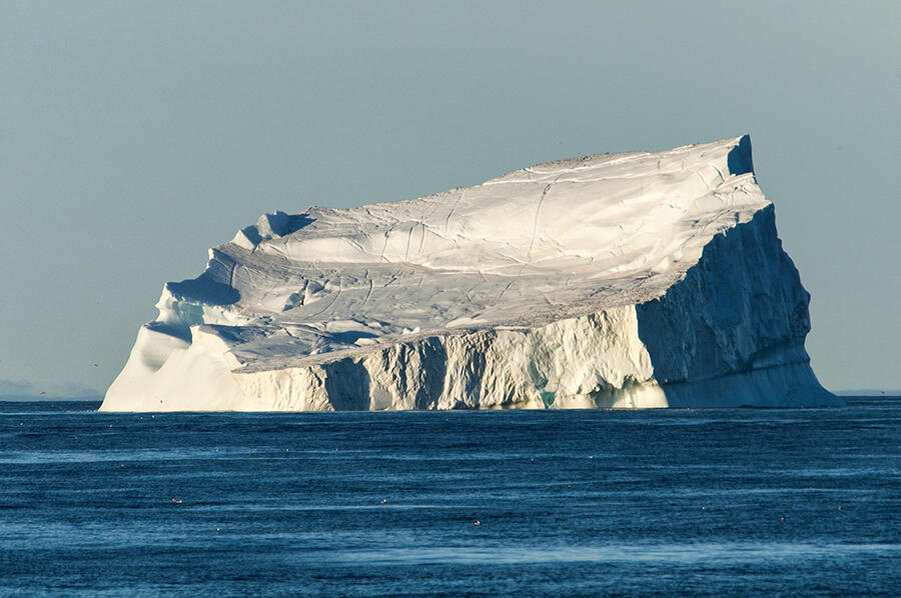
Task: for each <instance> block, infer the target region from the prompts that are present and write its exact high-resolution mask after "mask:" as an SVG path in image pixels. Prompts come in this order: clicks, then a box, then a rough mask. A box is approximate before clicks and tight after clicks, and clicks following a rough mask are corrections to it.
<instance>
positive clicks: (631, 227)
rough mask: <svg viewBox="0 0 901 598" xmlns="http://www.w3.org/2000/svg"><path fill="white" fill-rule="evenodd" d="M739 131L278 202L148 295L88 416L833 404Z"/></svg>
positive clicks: (790, 268)
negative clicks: (422, 189)
mask: <svg viewBox="0 0 901 598" xmlns="http://www.w3.org/2000/svg"><path fill="white" fill-rule="evenodd" d="M809 300H810V296H809V294H808V293H807V291H805V290H804V288H803V287H802V286H801V281H800V278H799V275H798V271H797V269H796V268H795V266H794V264H793V263H792V261H791V259H790V258H789V257H788V255H787V254H786V253H785V252H784V251H783V249H782V244H781V241H780V240H779V238H778V236H777V233H776V223H775V212H774V208H773V205H772V203H770V202H769V201H768V200H767V199H766V198H765V197H764V195H763V193H762V191H761V190H760V188H759V187H758V185H757V181H756V178H755V175H754V169H753V164H752V158H751V143H750V139H749V137H748V136H743V137H738V138H735V139H728V140H724V141H718V142H714V143H705V144H695V145H687V146H684V147H679V148H676V149H673V150H669V151H664V152H659V153H648V152H632V153H625V154H601V155H594V156H587V157H582V158H576V159H569V160H561V161H558V162H550V163H547V164H540V165H537V166H532V167H529V168H524V169H522V170H517V171H515V172H511V173H509V174H506V175H504V176H501V177H499V178H496V179H492V180H490V181H487V182H485V183H483V184H481V185H477V186H474V187H466V188H457V189H452V190H450V191H445V192H442V193H438V194H436V195H431V196H428V197H422V198H418V199H411V200H406V201H399V202H390V203H378V204H371V205H364V206H361V207H356V208H350V209H331V208H319V207H312V208H310V209H308V210H307V211H305V212H303V213H301V214H295V215H290V214H286V213H283V212H275V213H272V214H265V215H263V216H262V217H261V218H260V219H259V221H258V222H257V223H256V224H255V225H252V226H248V227H246V228H243V229H241V230H240V231H238V233H237V234H236V235H235V237H234V238H233V239H232V240H231V241H229V242H228V243H225V244H223V245H220V246H218V247H215V248H213V249H211V250H210V255H209V262H208V264H207V267H206V269H205V271H204V272H203V273H202V274H201V275H200V276H198V277H197V278H195V279H191V280H185V281H182V282H170V283H167V284H166V285H165V286H164V287H163V292H162V296H161V297H160V300H159V302H158V303H157V305H156V307H157V308H158V309H159V317H158V318H157V319H156V320H154V321H153V322H149V323H147V324H145V325H144V326H142V327H141V328H140V330H139V332H138V337H137V341H136V343H135V345H134V348H133V349H132V352H131V355H130V357H129V359H128V362H127V363H126V365H125V367H124V369H123V370H122V372H121V373H120V374H119V376H118V377H117V378H116V379H115V381H114V382H113V384H112V385H111V386H110V388H109V390H108V391H107V393H106V397H105V399H104V402H103V405H102V407H101V409H102V410H104V411H205V410H216V411H219V410H237V411H332V410H396V409H504V408H539V409H543V408H646V407H730V406H773V407H776V406H785V407H790V406H819V405H834V404H840V401H839V399H838V398H836V397H835V396H834V395H832V394H831V393H829V392H828V391H826V390H825V389H824V388H823V387H822V386H821V385H820V384H819V382H818V381H817V379H816V377H815V375H814V373H813V371H812V370H811V367H810V360H809V357H808V355H807V352H806V350H805V348H804V340H805V337H806V335H807V333H808V332H809V330H810V319H809V315H808V303H809Z"/></svg>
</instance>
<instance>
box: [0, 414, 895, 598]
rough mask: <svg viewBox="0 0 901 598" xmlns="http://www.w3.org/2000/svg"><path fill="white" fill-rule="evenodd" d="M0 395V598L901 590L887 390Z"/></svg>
mask: <svg viewBox="0 0 901 598" xmlns="http://www.w3.org/2000/svg"><path fill="white" fill-rule="evenodd" d="M846 401H847V406H845V407H841V408H827V409H787V410H783V409H780V410H776V409H707V410H687V409H685V410H647V411H553V410H549V411H490V412H478V411H475V412H399V413H398V412H394V413H291V414H285V413H278V414H275V413H273V414H246V413H202V414H201V413H156V414H150V413H143V414H109V413H98V412H97V411H96V409H97V407H98V404H97V403H90V402H88V403H86V402H32V403H26V402H5V403H0V596H42V595H49V596H67V597H68V596H214V597H224V596H427V595H439V596H633V595H639V596H752V595H766V596H792V597H797V596H851V595H870V596H899V595H901V398H882V397H870V398H866V397H856V398H847V399H846Z"/></svg>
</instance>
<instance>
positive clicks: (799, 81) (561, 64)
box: [0, 0, 901, 391]
mask: <svg viewBox="0 0 901 598" xmlns="http://www.w3.org/2000/svg"><path fill="white" fill-rule="evenodd" d="M899 32H901V2H897V1H894V0H891V1H886V2H822V1H820V2H783V3H768V2H742V3H738V2H725V3H724V2H704V3H699V2H679V3H671V2H625V3H613V2H553V3H552V2H540V3H522V2H509V3H506V2H505V3H500V2H497V3H491V2H487V3H486V2H459V1H457V2H379V3H376V2H365V3H364V2H360V3H341V2H331V1H330V2H322V3H301V2H286V3H276V2H263V3H255V2H244V3H235V2H190V3H175V2H159V1H154V2H145V3H139V2H33V1H28V2H10V1H7V0H0V185H2V186H0V205H2V212H0V213H2V216H3V225H4V226H3V232H2V234H0V255H2V260H0V281H2V283H0V284H2V285H3V287H2V294H0V339H2V340H0V380H3V379H7V380H17V381H25V382H30V383H33V384H34V385H35V388H37V389H41V388H46V389H51V390H60V389H62V388H63V387H65V386H67V385H80V386H88V387H92V388H96V389H98V390H101V391H102V390H103V389H105V387H106V386H107V385H108V384H109V382H111V380H112V379H113V377H114V376H115V375H116V373H118V371H119V369H120V368H121V367H122V365H123V364H124V363H125V360H126V358H127V356H128V352H129V350H130V349H131V345H132V343H133V341H134V337H135V334H136V333H137V330H138V327H139V326H140V324H142V323H143V322H145V321H147V320H150V319H152V318H153V317H154V315H155V310H154V309H153V304H154V303H155V302H156V299H157V298H158V296H159V293H160V289H161V287H162V284H163V283H164V282H165V281H167V280H180V279H183V278H188V277H193V276H195V275H197V274H198V273H200V271H201V270H202V268H203V265H204V263H205V260H206V255H207V254H206V250H207V248H208V247H210V246H213V245H216V244H219V243H222V242H225V241H227V240H228V239H229V238H231V236H232V235H233V234H234V232H235V231H236V230H237V229H238V228H239V227H241V226H244V225H246V224H249V223H251V222H253V221H255V220H256V218H257V217H258V216H259V214H261V213H262V212H265V211H272V210H275V209H281V210H285V211H289V212H298V211H301V210H303V209H304V208H306V207H307V206H309V205H310V204H317V205H324V206H336V207H345V206H353V205H359V204H363V203H370V202H376V201H387V200H397V199H405V198H410V197H416V196H420V195H424V194H428V193H433V192H437V191H441V190H444V189H447V188H450V187H455V186H461V185H472V184H477V183H479V182H481V181H483V180H485V179H487V178H490V177H493V176H496V175H499V174H501V173H504V172H507V171H510V170H513V169H516V168H519V167H523V166H526V165H530V164H534V163H537V162H542V161H547V160H552V159H557V158H564V157H570V156H576V155H581V154H590V153H598V152H617V151H627V150H635V149H647V150H661V149H667V148H670V147H675V146H678V145H684V144H686V143H692V142H696V141H710V140H715V139H721V138H726V137H733V136H736V135H739V134H741V133H745V132H749V133H751V136H752V140H753V144H754V152H755V156H754V162H755V166H756V170H757V174H758V178H759V182H760V184H761V186H762V187H763V189H764V191H765V192H766V194H767V196H768V197H769V198H770V199H771V200H773V201H774V202H775V204H776V213H777V223H778V226H779V232H780V236H781V237H782V239H783V241H784V245H785V248H786V249H787V250H788V252H789V253H790V255H791V256H792V258H794V260H795V263H796V264H797V265H798V267H799V269H800V271H801V278H802V281H803V283H804V285H805V286H806V287H807V289H808V290H809V291H810V292H811V293H812V295H813V302H812V305H811V315H812V319H813V333H812V334H811V335H810V337H809V340H808V349H809V351H810V353H811V355H812V358H813V365H814V369H815V371H816V372H817V374H818V376H819V377H820V379H821V381H822V382H823V383H824V384H825V385H826V386H828V387H829V388H832V389H843V388H851V387H870V388H872V387H894V388H899V387H901V315H899V308H898V303H899V301H901V201H899V200H901V197H899V195H901V192H899V183H898V177H897V175H898V173H899V171H901V168H899V159H901V33H899ZM94 364H97V365H96V366H95V365H94Z"/></svg>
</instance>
